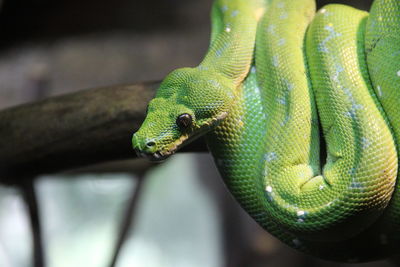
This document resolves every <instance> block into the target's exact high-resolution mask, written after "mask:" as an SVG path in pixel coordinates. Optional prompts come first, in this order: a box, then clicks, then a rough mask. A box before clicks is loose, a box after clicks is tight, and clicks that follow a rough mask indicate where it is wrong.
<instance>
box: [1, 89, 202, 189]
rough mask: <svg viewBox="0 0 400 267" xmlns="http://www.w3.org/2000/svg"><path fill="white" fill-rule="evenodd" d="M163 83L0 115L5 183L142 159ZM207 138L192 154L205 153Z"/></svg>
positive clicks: (67, 97)
mask: <svg viewBox="0 0 400 267" xmlns="http://www.w3.org/2000/svg"><path fill="white" fill-rule="evenodd" d="M158 84H159V83H158V82H152V83H142V84H136V85H128V86H114V87H107V88H98V89H91V90H84V91H80V92H77V93H72V94H68V95H63V96H58V97H52V98H48V99H46V100H43V101H40V102H36V103H31V104H26V105H22V106H17V107H14V108H10V109H6V110H3V111H0V182H3V183H4V182H7V183H18V181H19V180H18V177H33V176H34V175H37V174H43V173H51V172H58V171H62V170H68V169H72V168H76V167H82V166H87V165H91V164H95V163H100V162H107V161H113V160H121V159H129V158H134V157H136V155H135V153H134V151H133V150H132V147H131V137H132V134H133V133H134V132H135V131H136V130H137V129H138V128H139V126H140V124H141V123H142V121H143V119H144V116H145V110H146V106H147V103H148V101H149V100H150V99H151V98H152V97H153V96H154V93H155V89H156V88H157V86H158ZM205 150H206V148H205V145H204V143H203V141H202V140H199V141H197V142H194V143H192V144H191V145H190V146H188V147H187V148H186V151H205Z"/></svg>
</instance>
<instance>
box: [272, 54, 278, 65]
mask: <svg viewBox="0 0 400 267" xmlns="http://www.w3.org/2000/svg"><path fill="white" fill-rule="evenodd" d="M272 64H273V65H274V67H278V66H279V58H278V56H277V55H274V56H273V57H272Z"/></svg>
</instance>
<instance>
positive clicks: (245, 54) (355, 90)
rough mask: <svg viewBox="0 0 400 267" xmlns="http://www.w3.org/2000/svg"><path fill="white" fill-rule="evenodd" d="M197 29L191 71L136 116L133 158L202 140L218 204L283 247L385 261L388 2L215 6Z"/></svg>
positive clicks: (392, 240) (393, 201)
mask: <svg viewBox="0 0 400 267" xmlns="http://www.w3.org/2000/svg"><path fill="white" fill-rule="evenodd" d="M211 18H212V31H211V41H210V46H209V49H208V51H207V53H206V55H205V57H204V59H203V61H202V62H201V63H200V64H199V66H197V67H194V68H181V69H177V70H175V71H173V72H171V73H170V74H169V75H168V76H167V77H166V78H165V79H164V81H163V82H162V83H161V85H160V87H159V89H158V90H157V93H156V96H155V98H154V99H153V100H151V102H150V103H149V105H148V112H147V115H146V118H145V120H144V122H143V124H142V126H141V127H140V129H139V130H138V131H137V132H136V133H135V134H134V135H133V137H132V144H133V148H134V149H135V150H136V152H137V154H138V155H139V156H144V157H147V158H148V159H150V160H152V161H160V160H164V159H166V158H167V157H168V156H170V155H172V154H173V153H175V151H177V150H179V148H181V147H182V146H184V145H186V144H187V143H189V142H191V141H193V140H194V139H196V138H198V137H199V136H204V137H205V139H206V143H207V146H208V148H209V150H210V152H211V154H212V156H213V157H214V160H215V163H216V166H217V168H218V170H219V172H220V174H221V176H222V178H223V180H224V182H225V184H226V185H227V188H228V190H229V191H230V192H231V193H232V195H233V196H234V197H235V199H236V200H237V201H238V202H239V204H240V205H241V206H242V207H243V209H244V210H246V212H247V213H248V214H249V215H250V216H251V217H252V218H253V219H254V220H255V221H256V222H257V223H258V224H260V225H261V226H262V227H263V228H264V229H265V230H266V231H268V232H269V233H271V234H273V235H274V236H275V237H277V238H278V239H280V240H281V241H282V242H284V243H285V244H287V245H288V246H290V247H292V248H294V249H297V250H299V251H302V252H304V253H307V254H310V255H314V256H316V257H319V258H322V259H326V260H333V261H340V262H352V263H354V262H365V261H372V260H377V259H382V258H385V257H388V256H391V255H393V254H395V253H398V248H399V247H400V184H399V183H397V182H396V181H397V175H398V162H399V161H398V148H399V147H398V146H399V145H400V115H399V107H400V1H399V0H375V1H374V2H373V5H372V7H371V9H370V12H369V13H367V12H365V11H361V10H357V9H355V8H352V7H349V6H346V5H339V4H330V5H327V6H325V7H323V8H322V9H320V10H319V11H317V12H316V4H315V0H296V1H293V0H215V1H214V3H213V6H212V11H211ZM321 146H325V149H321ZM321 151H326V154H325V153H324V154H321ZM321 157H326V159H322V158H321ZM177 190H179V189H178V188H177Z"/></svg>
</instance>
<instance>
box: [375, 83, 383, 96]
mask: <svg viewBox="0 0 400 267" xmlns="http://www.w3.org/2000/svg"><path fill="white" fill-rule="evenodd" d="M376 89H377V90H378V96H379V97H382V88H381V86H380V85H378V86H377V87H376Z"/></svg>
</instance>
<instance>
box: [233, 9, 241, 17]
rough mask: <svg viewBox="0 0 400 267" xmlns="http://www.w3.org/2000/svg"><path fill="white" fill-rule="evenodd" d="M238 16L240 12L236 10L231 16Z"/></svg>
mask: <svg viewBox="0 0 400 267" xmlns="http://www.w3.org/2000/svg"><path fill="white" fill-rule="evenodd" d="M238 14H239V10H234V11H232V14H231V16H232V17H236V16H237V15H238Z"/></svg>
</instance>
